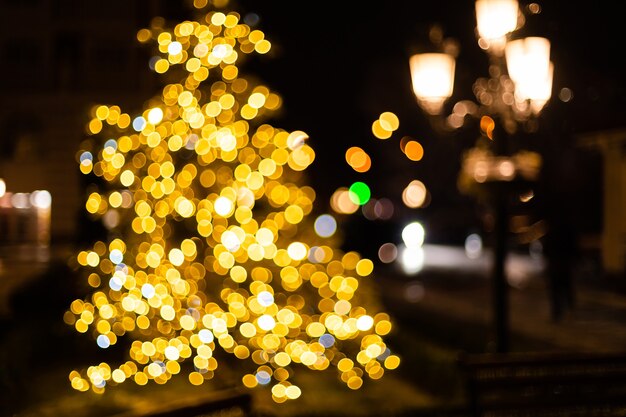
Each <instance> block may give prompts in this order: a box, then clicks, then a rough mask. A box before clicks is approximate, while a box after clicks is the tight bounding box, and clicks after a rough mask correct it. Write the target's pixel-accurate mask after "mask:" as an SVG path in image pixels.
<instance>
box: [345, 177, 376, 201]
mask: <svg viewBox="0 0 626 417" xmlns="http://www.w3.org/2000/svg"><path fill="white" fill-rule="evenodd" d="M349 195H350V200H352V202H353V203H354V204H358V205H360V206H362V205H363V204H365V203H367V202H368V201H370V197H371V196H372V192H371V191H370V187H368V185H367V184H365V183H364V182H361V181H357V182H355V183H354V184H352V185H351V186H350V189H349Z"/></svg>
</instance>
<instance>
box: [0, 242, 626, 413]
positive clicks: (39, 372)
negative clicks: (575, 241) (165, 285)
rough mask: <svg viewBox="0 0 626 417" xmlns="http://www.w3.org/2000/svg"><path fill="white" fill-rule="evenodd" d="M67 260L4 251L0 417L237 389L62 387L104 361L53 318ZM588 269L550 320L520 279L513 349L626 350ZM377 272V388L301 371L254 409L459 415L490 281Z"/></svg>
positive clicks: (227, 379) (64, 296) (108, 409)
mask: <svg viewBox="0 0 626 417" xmlns="http://www.w3.org/2000/svg"><path fill="white" fill-rule="evenodd" d="M71 252H72V251H71V249H68V248H54V247H53V248H52V251H51V252H50V257H49V261H45V257H44V260H43V261H37V259H32V258H28V257H26V258H25V255H24V256H22V261H20V260H19V259H17V260H16V259H15V256H13V257H11V256H8V255H7V252H6V251H5V252H3V254H4V255H5V256H4V257H3V259H2V270H1V272H2V274H1V276H0V277H1V279H2V281H0V282H1V283H2V284H3V285H2V287H0V288H1V291H0V295H2V299H1V303H2V304H1V305H2V307H3V315H2V320H1V321H0V334H2V337H1V339H0V370H1V372H0V388H1V389H0V404H1V405H2V406H1V407H0V410H1V414H0V415H1V416H2V417H8V416H19V417H31V416H33V417H34V416H38V417H39V416H44V417H45V416H50V417H65V416H68V417H69V416H71V417H82V416H85V417H87V416H89V417H99V416H102V417H113V416H120V415H123V413H127V414H124V415H129V414H128V413H129V412H130V413H135V414H133V415H141V413H142V412H146V411H148V410H150V409H154V408H155V407H156V408H162V407H164V406H166V405H167V404H169V403H171V402H173V401H179V402H180V401H183V402H185V401H187V402H194V401H198V400H199V399H204V400H206V399H207V398H210V395H211V390H214V389H217V390H220V389H222V388H228V387H233V386H236V385H237V384H238V382H237V381H238V379H237V377H236V376H235V375H234V373H233V374H229V370H228V369H227V367H224V368H220V369H219V370H220V372H221V374H220V373H218V374H219V375H220V376H219V377H218V378H216V379H215V380H214V381H213V382H211V384H210V386H207V385H205V386H202V387H200V388H197V387H192V386H190V385H189V384H187V383H186V380H185V379H184V378H179V379H178V380H175V379H174V380H172V381H170V382H169V383H168V384H166V385H165V386H155V385H152V386H150V388H148V389H146V388H145V387H144V388H141V387H137V386H135V385H134V384H124V385H122V386H119V387H117V388H115V389H110V390H107V392H106V393H105V394H104V395H96V394H93V393H78V392H76V391H74V390H73V389H71V387H70V384H69V380H68V378H67V375H68V373H69V371H71V370H72V369H76V368H80V367H81V366H82V365H88V364H91V363H93V362H94V360H97V361H100V360H106V359H107V358H105V357H103V356H102V354H103V352H102V350H101V349H98V348H97V347H95V345H94V344H93V342H92V341H91V340H89V338H88V337H86V336H85V335H81V334H78V333H77V332H75V331H74V330H73V329H72V328H71V327H69V326H67V325H66V324H64V323H63V321H62V314H63V312H64V311H65V309H66V308H67V307H68V306H69V303H70V302H71V301H72V300H73V299H74V298H76V297H80V296H81V295H82V294H81V291H82V288H81V284H80V283H78V282H77V278H76V276H75V275H76V274H75V273H74V272H73V271H72V270H71V269H70V268H69V267H68V265H67V263H66V261H65V260H66V259H67V256H69V255H71ZM581 262H582V261H581ZM589 265H590V264H584V263H581V264H580V265H578V266H579V267H578V269H577V271H578V273H577V274H575V276H574V278H575V294H576V304H575V307H574V308H573V309H572V310H571V311H568V312H567V313H566V314H565V315H564V317H563V319H562V320H561V321H558V322H554V321H552V320H551V317H550V306H549V299H548V296H547V290H546V285H545V280H544V277H543V276H542V275H536V276H528V277H526V279H524V280H523V281H518V282H517V283H516V285H517V287H513V286H511V287H510V288H509V295H510V319H511V320H510V324H511V339H510V341H511V351H514V352H538V351H539V352H546V351H556V352H622V351H626V293H624V292H623V290H622V289H620V288H619V286H618V285H617V284H619V283H620V281H619V280H617V279H615V278H613V279H610V278H609V277H603V276H601V275H597V274H596V271H595V270H594V269H593V268H592V267H590V266H589ZM377 271H378V275H377V276H376V278H375V280H376V285H377V286H378V290H379V291H380V293H381V296H382V300H383V303H384V305H385V308H386V310H387V312H389V313H390V314H391V316H392V318H393V320H394V321H395V324H396V327H395V330H394V332H393V333H392V334H391V335H390V336H389V339H388V342H389V344H390V346H391V347H392V350H394V351H395V352H397V353H398V354H399V355H400V356H401V358H402V364H401V366H400V368H398V369H397V370H395V371H393V372H388V373H387V374H386V375H385V377H383V379H381V380H379V381H366V383H365V384H364V387H363V388H362V389H361V390H358V391H350V390H349V389H347V388H345V387H344V386H343V384H341V383H339V382H338V381H337V379H336V377H335V375H334V373H332V372H330V373H306V372H302V371H300V372H298V373H297V374H296V376H295V382H296V383H298V384H299V385H300V386H301V387H302V389H303V396H302V397H301V398H300V399H298V400H296V401H293V402H289V403H286V404H282V405H276V404H274V403H272V401H271V399H269V394H268V392H267V391H265V390H262V389H257V390H252V391H251V393H252V395H253V411H254V412H255V413H257V414H258V415H259V416H261V415H262V416H277V417H280V416H304V415H317V416H321V415H335V416H373V415H408V414H409V413H410V414H412V415H419V414H420V413H423V414H422V415H437V414H434V413H433V410H440V411H439V412H443V411H441V410H448V411H447V412H448V413H449V414H448V415H453V413H455V412H459V413H460V410H463V409H464V407H465V406H466V393H465V391H464V380H463V377H462V375H461V373H460V372H459V368H458V364H457V358H458V355H459V354H460V353H462V352H469V353H480V352H487V351H490V350H491V349H493V344H492V343H491V342H490V341H491V339H492V332H491V331H490V328H491V324H490V323H491V307H490V306H491V296H492V295H491V286H490V281H489V278H488V275H485V273H481V272H477V271H476V270H473V269H469V268H465V269H450V268H442V267H440V266H430V267H429V266H428V265H427V266H426V267H425V269H424V270H423V271H421V272H420V273H418V274H417V275H413V276H407V275H404V274H402V273H400V272H399V271H398V270H397V269H395V268H384V267H383V266H380V267H379V268H378V269H377ZM17 277H21V280H20V279H18V278H17ZM108 359H115V358H108ZM216 375H217V374H216ZM428 413H430V414H428ZM458 415H460V414H458Z"/></svg>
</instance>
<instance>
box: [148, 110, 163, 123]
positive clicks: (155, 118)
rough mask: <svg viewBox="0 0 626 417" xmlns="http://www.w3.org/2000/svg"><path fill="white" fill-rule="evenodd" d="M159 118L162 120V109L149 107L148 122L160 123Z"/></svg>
mask: <svg viewBox="0 0 626 417" xmlns="http://www.w3.org/2000/svg"><path fill="white" fill-rule="evenodd" d="M161 120H163V110H161V108H160V107H155V108H153V109H150V111H149V112H148V122H150V123H151V124H153V125H156V124H159V123H161Z"/></svg>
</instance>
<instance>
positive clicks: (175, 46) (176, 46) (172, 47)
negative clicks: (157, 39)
mask: <svg viewBox="0 0 626 417" xmlns="http://www.w3.org/2000/svg"><path fill="white" fill-rule="evenodd" d="M182 51H183V45H182V44H181V43H180V42H177V41H174V42H172V43H170V44H169V45H167V53H169V54H170V55H178V54H180V53H181V52H182Z"/></svg>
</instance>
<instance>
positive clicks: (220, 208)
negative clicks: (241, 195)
mask: <svg viewBox="0 0 626 417" xmlns="http://www.w3.org/2000/svg"><path fill="white" fill-rule="evenodd" d="M213 208H214V209H215V212H216V213H217V214H219V215H220V216H223V217H226V216H228V215H229V214H230V213H231V212H232V210H233V202H232V201H230V200H229V199H228V198H226V197H223V196H222V197H218V198H217V199H216V200H215V204H214V206H213Z"/></svg>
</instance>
